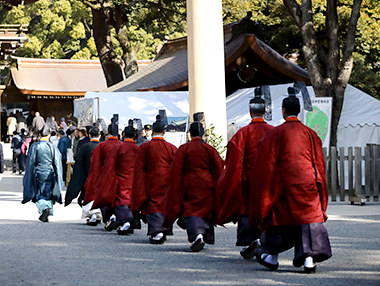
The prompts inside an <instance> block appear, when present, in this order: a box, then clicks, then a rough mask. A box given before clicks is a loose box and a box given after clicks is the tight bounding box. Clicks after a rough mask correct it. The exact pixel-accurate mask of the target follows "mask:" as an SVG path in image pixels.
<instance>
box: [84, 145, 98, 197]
mask: <svg viewBox="0 0 380 286" xmlns="http://www.w3.org/2000/svg"><path fill="white" fill-rule="evenodd" d="M100 149H101V147H100V145H98V146H97V147H96V148H95V149H94V150H92V152H91V166H90V171H89V172H88V177H87V180H86V183H85V185H84V189H85V190H86V194H85V197H84V201H83V205H86V204H88V203H89V202H92V201H93V200H94V199H95V195H96V192H97V190H98V186H99V182H100V179H101V175H102V174H101V171H102V165H101V161H100Z"/></svg>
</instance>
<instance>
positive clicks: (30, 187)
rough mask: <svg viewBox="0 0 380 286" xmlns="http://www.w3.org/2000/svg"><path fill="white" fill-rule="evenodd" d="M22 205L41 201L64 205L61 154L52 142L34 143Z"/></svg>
mask: <svg viewBox="0 0 380 286" xmlns="http://www.w3.org/2000/svg"><path fill="white" fill-rule="evenodd" d="M23 185H24V194H23V195H24V197H23V198H24V199H23V200H22V203H23V204H25V203H27V202H29V201H33V202H37V201H39V200H40V199H43V200H52V201H53V202H58V203H60V204H62V197H61V190H62V187H63V180H62V163H61V153H60V152H59V150H58V148H57V147H55V146H54V145H53V144H52V143H51V142H48V141H42V140H41V141H39V142H36V143H34V144H33V145H32V146H31V148H30V150H29V152H28V161H27V165H26V172H25V176H24V181H23Z"/></svg>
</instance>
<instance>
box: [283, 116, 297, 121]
mask: <svg viewBox="0 0 380 286" xmlns="http://www.w3.org/2000/svg"><path fill="white" fill-rule="evenodd" d="M286 121H299V120H298V118H297V116H289V117H288V118H286Z"/></svg>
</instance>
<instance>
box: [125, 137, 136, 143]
mask: <svg viewBox="0 0 380 286" xmlns="http://www.w3.org/2000/svg"><path fill="white" fill-rule="evenodd" d="M124 142H133V143H135V141H134V140H133V139H131V138H126V139H124Z"/></svg>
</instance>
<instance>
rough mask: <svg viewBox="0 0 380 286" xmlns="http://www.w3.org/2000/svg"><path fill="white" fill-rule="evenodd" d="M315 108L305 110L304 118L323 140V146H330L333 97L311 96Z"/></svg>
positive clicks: (306, 123) (307, 124)
mask: <svg viewBox="0 0 380 286" xmlns="http://www.w3.org/2000/svg"><path fill="white" fill-rule="evenodd" d="M311 104H312V106H313V109H312V110H311V111H305V113H304V120H303V122H304V123H305V125H306V126H308V127H309V128H311V129H313V130H314V131H315V132H316V133H317V134H318V136H319V138H321V140H322V147H327V148H328V149H329V147H330V134H331V116H332V98H331V97H314V98H311Z"/></svg>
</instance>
